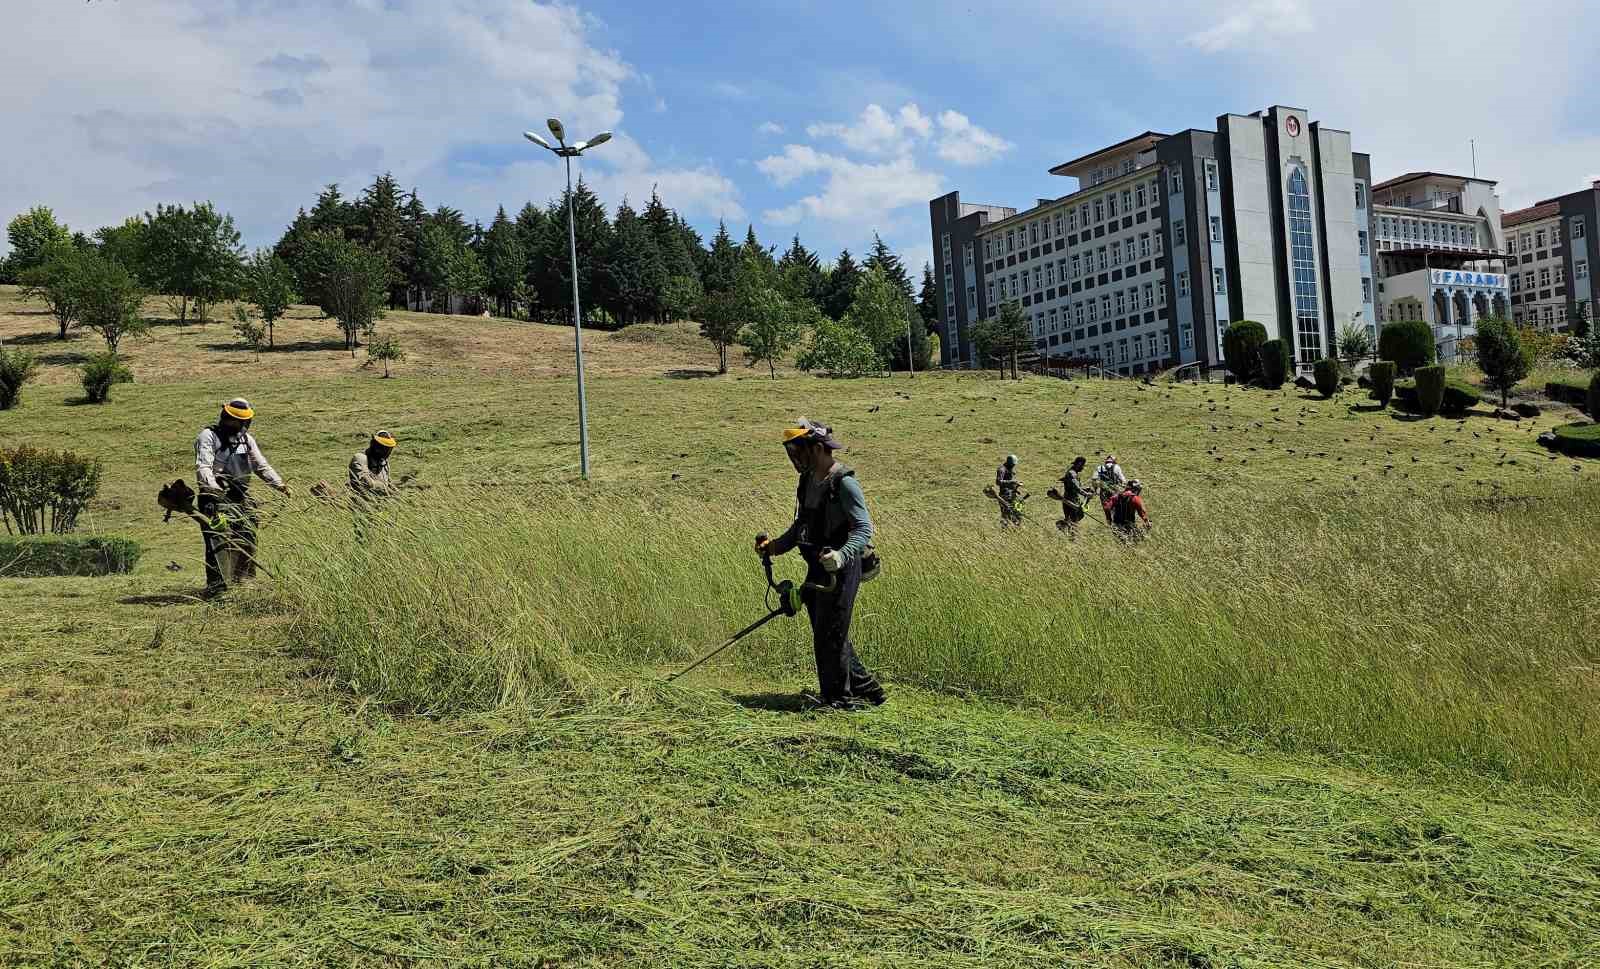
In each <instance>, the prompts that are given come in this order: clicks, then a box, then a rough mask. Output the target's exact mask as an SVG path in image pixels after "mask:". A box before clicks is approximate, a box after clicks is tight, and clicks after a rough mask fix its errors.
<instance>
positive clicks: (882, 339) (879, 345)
mask: <svg viewBox="0 0 1600 969" xmlns="http://www.w3.org/2000/svg"><path fill="white" fill-rule="evenodd" d="M843 322H845V323H847V324H849V325H850V326H853V327H855V328H856V329H857V330H859V331H860V332H861V335H862V336H864V337H866V338H867V342H868V343H869V344H871V345H872V349H873V352H874V353H876V354H877V355H878V356H879V357H880V358H887V356H888V354H889V351H890V348H891V347H892V346H893V344H894V342H895V341H896V340H903V339H905V335H906V322H907V321H906V296H905V294H904V293H902V292H901V291H900V289H899V288H898V287H897V286H896V284H895V281H894V280H893V279H892V278H891V277H890V276H889V275H888V274H887V273H886V272H884V270H883V269H882V268H881V267H879V266H873V267H871V268H870V269H868V270H867V271H866V272H865V273H864V274H863V275H862V277H861V282H860V284H859V285H857V286H856V290H855V299H854V300H853V301H852V302H851V304H850V311H849V312H848V313H846V314H845V318H844V320H843Z"/></svg>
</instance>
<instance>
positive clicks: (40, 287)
mask: <svg viewBox="0 0 1600 969" xmlns="http://www.w3.org/2000/svg"><path fill="white" fill-rule="evenodd" d="M96 258H97V257H96V256H95V254H94V253H93V252H85V251H83V250H81V249H79V248H78V247H76V246H74V245H71V244H70V243H57V244H55V245H52V246H51V247H50V248H49V249H47V250H46V251H45V253H44V255H43V257H42V259H41V260H40V261H39V262H38V263H37V264H35V265H33V266H30V267H29V268H27V269H24V270H22V272H21V273H20V274H19V276H18V281H19V282H21V283H22V290H21V291H20V292H19V293H18V295H19V296H21V297H22V298H23V299H36V300H39V301H40V302H41V303H43V304H44V305H45V306H46V307H47V308H48V309H49V310H50V315H52V316H54V317H55V318H56V328H57V336H59V337H60V338H61V339H63V340H65V339H66V338H67V330H68V329H69V328H71V327H72V326H73V325H74V324H75V323H77V322H78V318H79V316H80V315H81V314H82V312H83V298H84V291H83V287H84V281H85V278H86V276H87V274H88V263H89V261H90V260H93V259H96Z"/></svg>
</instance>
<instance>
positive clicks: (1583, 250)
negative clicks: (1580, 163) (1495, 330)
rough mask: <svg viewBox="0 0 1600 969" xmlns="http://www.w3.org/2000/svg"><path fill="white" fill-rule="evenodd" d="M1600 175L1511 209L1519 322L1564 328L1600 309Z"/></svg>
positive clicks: (1509, 250) (1509, 255)
mask: <svg viewBox="0 0 1600 969" xmlns="http://www.w3.org/2000/svg"><path fill="white" fill-rule="evenodd" d="M1597 221H1600V180H1597V181H1595V182H1594V183H1593V184H1591V185H1590V187H1589V188H1587V189H1584V190H1582V191H1578V192H1573V193H1571V194H1570V195H1562V196H1558V197H1556V198H1553V199H1546V200H1545V201H1543V202H1540V203H1538V204H1537V205H1532V206H1529V207H1528V208H1525V209H1518V210H1517V211H1515V212H1508V213H1506V215H1505V218H1504V222H1505V227H1506V261H1507V271H1508V272H1509V273H1510V275H1511V318H1512V320H1513V321H1514V322H1517V323H1523V324H1527V325H1529V326H1538V327H1540V328H1541V329H1545V330H1552V331H1555V332H1563V331H1569V330H1572V329H1573V328H1574V327H1575V326H1576V325H1578V322H1579V321H1580V320H1583V321H1587V322H1593V321H1594V320H1595V319H1596V317H1597V315H1600V312H1597V311H1600V305H1597V296H1600V294H1597V293H1596V291H1595V287H1594V279H1593V275H1594V274H1593V271H1592V267H1594V266H1596V265H1600V240H1597V239H1596V237H1595V225H1596V222H1597Z"/></svg>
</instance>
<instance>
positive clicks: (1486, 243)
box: [1371, 172, 1511, 360]
mask: <svg viewBox="0 0 1600 969" xmlns="http://www.w3.org/2000/svg"><path fill="white" fill-rule="evenodd" d="M1494 190H1495V182H1493V181H1490V180H1489V179H1483V178H1476V177H1469V176H1465V175H1446V174H1441V173H1439V172H1411V173H1408V174H1405V175H1401V176H1399V177H1398V178H1391V179H1389V180H1388V181H1386V182H1381V183H1379V184H1377V185H1374V186H1373V187H1372V216H1371V218H1372V232H1373V238H1374V239H1375V240H1377V249H1376V258H1377V264H1376V267H1375V268H1376V269H1377V274H1378V322H1379V324H1380V325H1381V324H1382V323H1384V322H1386V321H1389V320H1402V319H1404V320H1411V319H1420V320H1423V321H1424V322H1426V323H1428V324H1429V325H1430V326H1432V327H1433V336H1434V342H1435V343H1436V344H1437V345H1438V347H1439V352H1440V354H1441V356H1442V357H1443V358H1444V359H1446V360H1453V359H1454V358H1455V348H1456V344H1457V343H1458V342H1459V341H1460V340H1461V339H1463V338H1465V337H1469V336H1471V335H1472V334H1473V333H1474V332H1475V327H1476V325H1477V321H1478V320H1480V319H1482V318H1483V317H1485V316H1496V317H1500V318H1507V317H1508V315H1509V312H1510V307H1511V302H1510V295H1511V290H1510V285H1509V279H1508V276H1507V274H1506V272H1505V262H1504V260H1505V255H1504V242H1505V240H1504V238H1503V236H1502V231H1503V230H1502V218H1501V215H1500V200H1499V198H1498V196H1496V195H1495V191H1494Z"/></svg>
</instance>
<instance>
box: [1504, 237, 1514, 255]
mask: <svg viewBox="0 0 1600 969" xmlns="http://www.w3.org/2000/svg"><path fill="white" fill-rule="evenodd" d="M1516 254H1517V237H1516V236H1506V255H1508V256H1514V255H1516Z"/></svg>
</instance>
